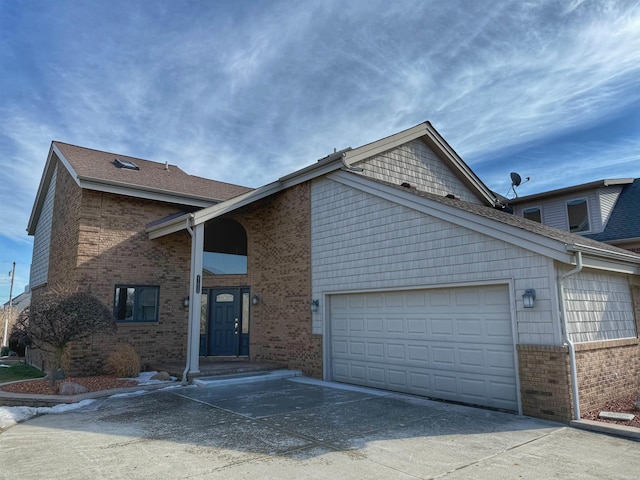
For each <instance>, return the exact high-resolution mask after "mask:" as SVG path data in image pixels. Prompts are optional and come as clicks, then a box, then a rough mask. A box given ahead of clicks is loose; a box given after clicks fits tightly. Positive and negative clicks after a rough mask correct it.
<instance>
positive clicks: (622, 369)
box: [575, 338, 640, 413]
mask: <svg viewBox="0 0 640 480" xmlns="http://www.w3.org/2000/svg"><path fill="white" fill-rule="evenodd" d="M575 349H576V366H577V368H576V371H577V373H578V386H579V392H580V412H581V413H586V412H588V411H590V410H594V409H597V408H600V407H602V406H603V405H604V404H605V403H607V402H608V401H611V400H616V399H618V398H622V397H626V396H629V395H636V394H637V393H638V387H639V386H640V385H639V383H638V382H639V379H640V346H639V343H638V339H637V338H634V339H625V340H612V341H608V342H593V343H582V344H581V343H579V344H576V345H575Z"/></svg>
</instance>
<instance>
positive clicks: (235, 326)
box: [207, 288, 242, 356]
mask: <svg viewBox="0 0 640 480" xmlns="http://www.w3.org/2000/svg"><path fill="white" fill-rule="evenodd" d="M241 300H242V295H241V292H240V289H239V288H214V289H211V291H210V294H209V302H210V308H211V316H210V319H211V320H210V323H209V332H208V337H209V338H208V342H207V343H208V349H207V350H208V352H207V354H208V355H216V356H237V355H238V353H239V349H240V335H241V324H240V321H241V310H240V307H241Z"/></svg>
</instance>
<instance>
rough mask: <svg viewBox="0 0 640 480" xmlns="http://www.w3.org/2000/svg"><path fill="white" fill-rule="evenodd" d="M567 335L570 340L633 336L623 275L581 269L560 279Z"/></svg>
mask: <svg viewBox="0 0 640 480" xmlns="http://www.w3.org/2000/svg"><path fill="white" fill-rule="evenodd" d="M564 287H565V309H566V313H567V323H568V328H569V335H570V338H571V340H572V341H574V342H597V341H602V340H615V339H619V338H632V337H636V335H637V332H636V323H635V318H634V314H633V303H632V299H631V290H630V288H629V282H628V280H627V276H626V275H623V274H616V273H612V272H599V271H593V270H583V271H582V272H580V273H579V274H577V275H574V276H571V277H569V278H567V279H566V280H565V281H564Z"/></svg>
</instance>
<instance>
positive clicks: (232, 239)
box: [203, 218, 247, 275]
mask: <svg viewBox="0 0 640 480" xmlns="http://www.w3.org/2000/svg"><path fill="white" fill-rule="evenodd" d="M203 269H204V271H205V272H207V273H211V274H213V275H228V274H246V273H247V232H245V230H244V228H243V226H242V225H240V224H239V223H238V222H236V221H235V220H232V219H230V218H219V219H215V220H211V221H210V222H207V223H206V224H205V226H204V258H203Z"/></svg>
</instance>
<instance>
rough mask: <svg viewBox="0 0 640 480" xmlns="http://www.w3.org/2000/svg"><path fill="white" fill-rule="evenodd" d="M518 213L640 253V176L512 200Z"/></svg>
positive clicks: (587, 184) (510, 201) (512, 204)
mask: <svg viewBox="0 0 640 480" xmlns="http://www.w3.org/2000/svg"><path fill="white" fill-rule="evenodd" d="M508 202H509V205H511V206H512V207H513V211H514V214H515V215H518V216H521V217H524V218H529V219H531V220H534V221H537V222H540V223H544V224H545V225H549V226H552V227H556V228H560V229H561V230H567V231H571V232H573V233H577V234H578V235H582V236H585V237H587V238H591V239H593V240H598V241H600V242H605V243H608V244H610V245H615V246H617V247H620V248H624V249H626V250H630V251H632V252H635V253H640V178H635V179H634V178H612V179H605V180H598V181H595V182H590V183H584V184H581V185H573V186H570V187H566V188H561V189H557V190H550V191H548V192H541V193H537V194H534V195H527V196H524V197H518V198H514V199H512V200H509V201H508Z"/></svg>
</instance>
